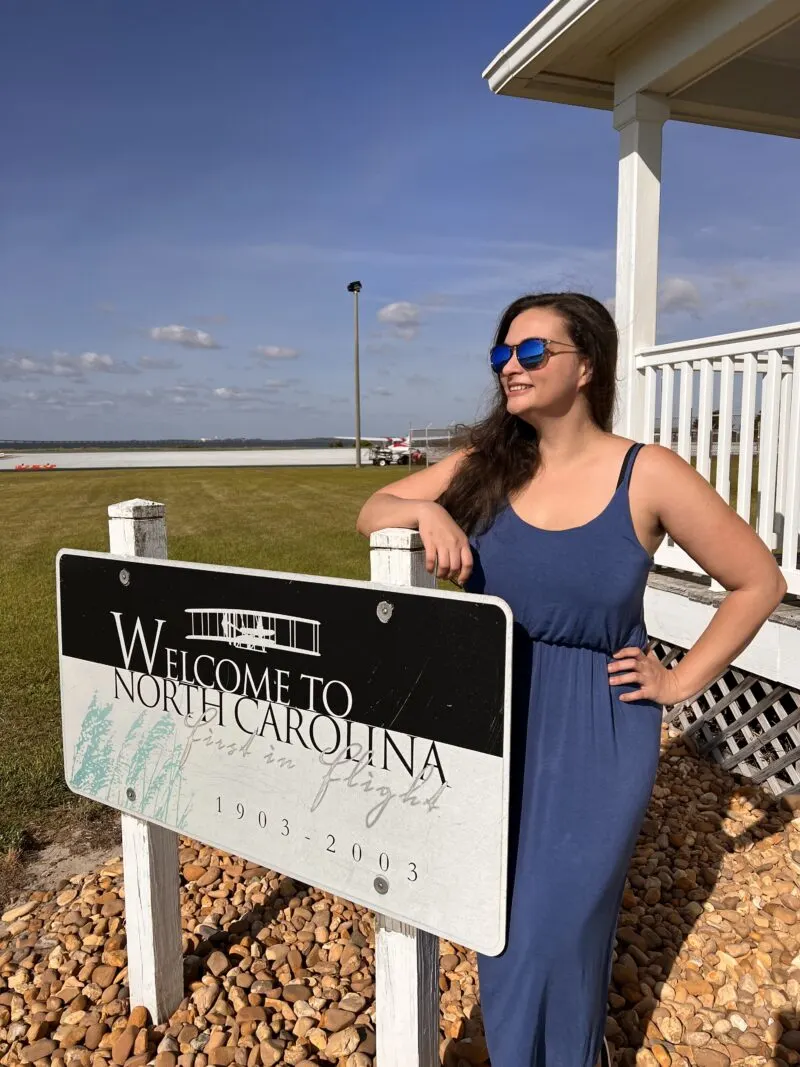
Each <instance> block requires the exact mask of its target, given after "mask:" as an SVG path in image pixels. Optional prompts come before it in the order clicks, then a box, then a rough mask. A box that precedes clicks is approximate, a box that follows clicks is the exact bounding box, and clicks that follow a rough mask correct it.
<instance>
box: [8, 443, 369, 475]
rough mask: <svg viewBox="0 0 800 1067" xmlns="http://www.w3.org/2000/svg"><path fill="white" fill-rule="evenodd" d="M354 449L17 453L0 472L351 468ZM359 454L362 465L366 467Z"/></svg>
mask: <svg viewBox="0 0 800 1067" xmlns="http://www.w3.org/2000/svg"><path fill="white" fill-rule="evenodd" d="M355 462H356V450H355V449H354V448H274V449H272V448H269V449H218V450H216V451H214V450H212V449H208V450H204V451H199V450H197V451H195V450H194V449H188V448H187V449H179V450H178V451H174V452H160V451H141V452H127V451H126V452H19V453H16V454H14V455H9V454H8V453H5V454H2V455H0V471H13V470H14V467H15V466H16V465H17V463H30V464H32V463H55V464H56V467H57V469H58V470H67V469H70V470H98V469H104V468H105V469H109V470H114V469H118V468H126V467H128V468H133V467H353V466H355ZM368 462H369V459H368V450H367V449H363V450H362V463H368Z"/></svg>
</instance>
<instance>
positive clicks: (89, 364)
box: [0, 349, 139, 381]
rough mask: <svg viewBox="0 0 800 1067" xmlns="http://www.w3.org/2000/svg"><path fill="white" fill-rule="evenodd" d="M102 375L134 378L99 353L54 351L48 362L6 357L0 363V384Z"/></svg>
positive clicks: (131, 369)
mask: <svg viewBox="0 0 800 1067" xmlns="http://www.w3.org/2000/svg"><path fill="white" fill-rule="evenodd" d="M95 371H99V372H101V373H104V374H138V373H139V371H138V369H137V368H136V367H133V366H131V365H130V364H129V363H120V362H118V361H116V360H115V359H114V358H113V357H112V356H109V355H106V354H105V353H100V352H82V353H81V354H80V355H78V356H71V355H70V354H69V353H68V352H62V351H61V350H60V349H56V350H55V351H54V352H53V354H52V356H51V357H50V359H49V360H42V359H35V358H33V357H32V356H16V355H12V356H8V357H6V358H4V359H0V380H4V381H25V380H27V379H30V378H32V377H49V376H52V377H55V378H72V379H81V378H83V377H84V376H85V374H86V373H87V372H90V373H91V372H95Z"/></svg>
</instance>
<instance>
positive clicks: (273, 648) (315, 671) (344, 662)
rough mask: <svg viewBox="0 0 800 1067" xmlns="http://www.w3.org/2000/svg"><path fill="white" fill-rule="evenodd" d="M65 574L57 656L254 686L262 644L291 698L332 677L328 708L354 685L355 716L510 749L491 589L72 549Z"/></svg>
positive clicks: (297, 702) (502, 644)
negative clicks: (401, 584) (395, 584)
mask: <svg viewBox="0 0 800 1067" xmlns="http://www.w3.org/2000/svg"><path fill="white" fill-rule="evenodd" d="M123 569H124V570H125V571H126V572H127V579H126V583H125V584H123V581H121V580H120V571H121V570H123ZM59 584H60V615H61V652H62V655H65V656H71V657H74V658H76V659H83V660H89V661H91V662H93V663H103V664H106V665H108V666H111V667H120V668H126V669H131V670H134V671H138V672H142V673H145V674H148V675H152V676H155V677H159V678H173V679H176V680H180V681H181V682H182V683H183V684H194V685H198V686H200V687H203V686H207V687H208V688H211V689H217V688H221V689H223V690H224V691H226V692H233V693H240V694H242V695H247V694H248V688H247V686H248V681H247V680H248V679H251V680H252V681H253V682H256V681H257V680H260V679H261V678H262V676H263V672H264V653H268V656H269V663H270V666H271V667H272V668H273V673H274V674H275V675H276V678H275V679H274V685H276V686H277V684H278V682H279V680H280V679H279V678H278V677H277V672H279V671H281V670H283V671H285V672H286V675H284V678H287V677H288V678H289V679H293V680H294V683H295V684H294V686H293V691H288V692H287V691H286V687H287V686H290V685H291V681H287V682H286V685H285V686H284V695H285V696H287V697H288V700H287V701H286V702H287V703H288V704H289V705H291V706H292V707H298V708H310V707H316V706H320V707H321V700H322V692H321V689H322V683H319V682H311V681H308V680H306V681H302V682H301V681H300V676H301V673H302V675H303V676H304V677H305V678H306V679H308V678H309V677H315V678H320V679H323V680H324V681H327V680H329V679H337V680H340V681H341V682H344V683H345V685H344V686H336V685H333V686H330V687H329V689H328V692H327V693H326V694H325V696H326V701H327V704H328V706H329V710H330V713H331V714H333V715H342V714H343V713H344V710H345V707H346V705H347V703H348V702H349V700H350V697H349V696H348V693H347V689H349V691H350V693H351V694H352V709H351V710H350V711H349V714H348V718H349V719H350V720H353V721H356V722H361V723H364V724H366V725H372V726H381V727H384V728H391V729H392V730H396V731H398V732H400V733H407V734H413V735H416V736H419V737H426V738H429V739H430V740H432V741H436V742H441V743H445V744H450V745H454V746H457V747H459V748H468V749H472V750H474V751H477V752H483V753H486V754H487V755H494V756H500V755H501V754H502V745H503V726H504V698H505V671H506V643H507V629H508V623H507V617H506V612H505V611H504V607H503V606H501V605H500V604H499V603H492V602H491V599H490V598H488V597H484V598H476V599H472V598H471V597H468V596H467V595H465V594H458V593H436V592H433V591H431V592H428V591H424V590H411V589H404V588H397V589H395V588H392V589H391V590H386V589H383V588H380V587H377V586H374V585H372V584H370V583H357V582H340V581H336V580H333V579H325V578H320V579H314V578H305V577H298V576H294V575H271V574H255V573H253V572H247V571H237V570H236V569H233V568H230V569H213V568H209V567H201V566H194V565H191V564H175V563H168V562H165V563H160V562H154V561H147V562H144V561H138V560H136V559H124V560H115V559H113V558H109V557H107V556H92V555H88V554H80V555H78V554H75V555H73V554H71V553H69V552H65V553H63V554H62V555H61V557H60V566H59ZM381 605H386V607H381ZM387 616H388V617H387ZM137 620H139V622H140V625H141V626H142V627H143V638H144V640H135V639H134V638H135V635H134V628H135V626H136V622H137ZM156 620H163V622H162V623H161V625H160V629H159V623H158V621H156ZM157 630H158V631H159V632H158V643H157V646H155V648H154V642H155V639H156V631H157ZM120 634H121V635H122V637H121V638H120ZM126 649H130V656H129V657H128V656H126ZM175 650H177V655H176V654H175ZM151 652H152V659H151V660H150V662H148V658H149V656H150V654H151ZM202 657H206V658H202ZM198 659H199V662H198ZM220 661H225V662H223V664H222V667H221V669H219V673H217V670H218V668H219V664H220ZM300 662H302V664H303V667H302V672H300V671H299V670H298V665H299V663H300ZM233 665H235V667H234V666H233ZM248 668H249V669H248ZM237 683H238V684H237ZM317 690H319V692H317ZM271 695H272V699H276V696H275V694H274V693H272V694H271ZM280 702H283V701H280Z"/></svg>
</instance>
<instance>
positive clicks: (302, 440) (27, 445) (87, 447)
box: [0, 437, 341, 452]
mask: <svg viewBox="0 0 800 1067" xmlns="http://www.w3.org/2000/svg"><path fill="white" fill-rule="evenodd" d="M328 447H330V448H340V447H341V442H340V441H333V440H331V438H330V437H292V438H286V439H285V440H266V439H264V438H260V437H223V438H215V439H214V440H213V441H211V440H208V441H191V440H187V439H186V438H163V439H161V440H158V441H0V449H13V450H15V451H25V452H37V451H38V452H55V451H64V452H101V451H114V452H121V451H123V450H125V449H129V450H137V451H139V450H144V449H147V450H151V449H170V450H172V449H181V448H185V449H204V450H209V449H221V448H328Z"/></svg>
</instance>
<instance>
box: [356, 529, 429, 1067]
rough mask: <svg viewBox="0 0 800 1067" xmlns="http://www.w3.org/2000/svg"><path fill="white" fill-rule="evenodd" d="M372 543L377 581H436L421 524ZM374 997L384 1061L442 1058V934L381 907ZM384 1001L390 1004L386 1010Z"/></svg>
mask: <svg viewBox="0 0 800 1067" xmlns="http://www.w3.org/2000/svg"><path fill="white" fill-rule="evenodd" d="M369 544H370V577H371V578H372V581H373V582H377V583H379V584H380V585H400V586H403V585H405V586H418V587H426V586H427V587H428V588H434V587H435V585H436V579H435V577H434V576H433V575H432V574H429V573H428V572H427V571H426V570H425V550H424V548H423V545H422V538H421V537H420V535H419V533H418V532H417V531H416V530H402V529H389V530H379V531H378V532H377V533H374V534H373V535H372V536H371V537H370V541H369ZM375 1002H376V1005H377V1013H376V1020H377V1033H376V1045H377V1049H376V1051H377V1060H378V1063H379V1064H380V1065H381V1067H409V1065H410V1067H434V1065H435V1064H438V1062H439V939H438V937H436V936H435V935H434V934H429V933H427V932H426V931H424V930H418V929H417V928H416V927H414V926H410V925H409V924H408V923H403V922H398V921H397V920H396V919H390V918H388V917H387V916H385V915H381V914H380V913H379V912H377V913H376V915H375ZM381 1005H386V1007H384V1008H383V1010H381ZM389 1005H391V1007H389Z"/></svg>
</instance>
